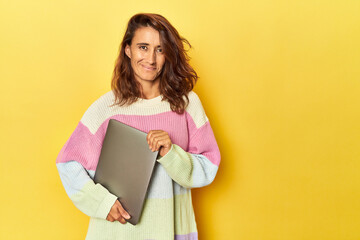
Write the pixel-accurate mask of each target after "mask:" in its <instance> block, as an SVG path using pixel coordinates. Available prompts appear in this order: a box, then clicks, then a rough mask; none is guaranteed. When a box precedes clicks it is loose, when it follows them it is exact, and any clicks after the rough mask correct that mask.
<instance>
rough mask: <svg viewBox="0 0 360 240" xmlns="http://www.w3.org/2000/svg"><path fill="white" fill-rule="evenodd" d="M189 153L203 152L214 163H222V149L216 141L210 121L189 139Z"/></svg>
mask: <svg viewBox="0 0 360 240" xmlns="http://www.w3.org/2000/svg"><path fill="white" fill-rule="evenodd" d="M188 152H189V153H195V154H199V153H201V154H202V155H204V156H205V157H206V158H207V159H209V160H210V161H211V162H212V163H213V164H215V165H216V166H219V164H220V150H219V147H218V145H217V143H216V139H215V136H214V133H213V131H212V128H211V126H210V122H209V121H207V122H206V123H205V124H204V125H202V126H201V127H200V128H199V129H198V130H197V132H196V133H195V135H193V136H192V138H191V139H190V141H189V150H188Z"/></svg>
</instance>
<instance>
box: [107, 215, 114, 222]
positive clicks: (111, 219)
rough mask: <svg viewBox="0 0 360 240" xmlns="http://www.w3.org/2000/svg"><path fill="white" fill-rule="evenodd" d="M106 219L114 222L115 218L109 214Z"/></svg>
mask: <svg viewBox="0 0 360 240" xmlns="http://www.w3.org/2000/svg"><path fill="white" fill-rule="evenodd" d="M106 220H108V221H110V222H114V221H115V219H114V218H113V217H112V216H111V215H110V214H109V215H108V216H107V218H106Z"/></svg>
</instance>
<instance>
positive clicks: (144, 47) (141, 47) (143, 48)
mask: <svg viewBox="0 0 360 240" xmlns="http://www.w3.org/2000/svg"><path fill="white" fill-rule="evenodd" d="M139 48H140V49H142V50H145V49H146V48H147V47H146V46H140V47H139Z"/></svg>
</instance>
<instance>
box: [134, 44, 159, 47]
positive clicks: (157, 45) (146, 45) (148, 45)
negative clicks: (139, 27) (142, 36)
mask: <svg viewBox="0 0 360 240" xmlns="http://www.w3.org/2000/svg"><path fill="white" fill-rule="evenodd" d="M136 45H146V46H149V45H150V44H148V43H137V44H136ZM157 47H161V46H160V45H157Z"/></svg>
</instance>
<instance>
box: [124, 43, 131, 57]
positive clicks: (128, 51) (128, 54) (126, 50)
mask: <svg viewBox="0 0 360 240" xmlns="http://www.w3.org/2000/svg"><path fill="white" fill-rule="evenodd" d="M125 54H126V56H128V57H129V58H130V59H131V51H130V46H129V44H126V46H125Z"/></svg>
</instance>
